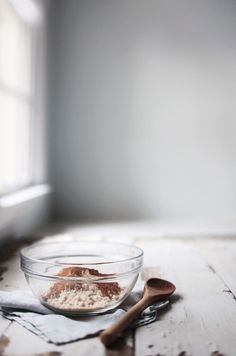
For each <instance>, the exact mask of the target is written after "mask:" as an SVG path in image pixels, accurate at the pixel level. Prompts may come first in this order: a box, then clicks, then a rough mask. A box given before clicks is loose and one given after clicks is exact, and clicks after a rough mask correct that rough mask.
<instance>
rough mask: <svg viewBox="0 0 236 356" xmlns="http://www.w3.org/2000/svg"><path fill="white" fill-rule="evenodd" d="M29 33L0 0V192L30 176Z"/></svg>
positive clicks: (27, 26)
mask: <svg viewBox="0 0 236 356" xmlns="http://www.w3.org/2000/svg"><path fill="white" fill-rule="evenodd" d="M24 2H26V1H25V0H24V1H23V3H24ZM27 3H28V2H27ZM33 36H34V29H33V27H32V26H31V25H30V24H29V23H28V22H27V21H25V20H24V19H23V18H22V17H21V16H19V14H18V12H17V11H16V9H15V8H14V7H13V6H12V4H11V2H10V1H8V0H0V194H4V193H7V192H10V191H13V190H16V189H18V188H21V187H24V186H27V185H29V184H30V183H31V182H32V180H33V171H32V158H33V156H32V152H33V146H32V125H33V112H34V102H35V98H34V86H33V85H32V83H33V70H34V63H33V58H34V56H33V38H34V37H33Z"/></svg>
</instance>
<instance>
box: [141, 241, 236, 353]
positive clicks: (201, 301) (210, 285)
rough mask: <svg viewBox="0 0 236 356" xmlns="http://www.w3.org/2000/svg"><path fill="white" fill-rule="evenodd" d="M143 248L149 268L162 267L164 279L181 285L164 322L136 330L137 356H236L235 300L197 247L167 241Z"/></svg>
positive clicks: (149, 244)
mask: <svg viewBox="0 0 236 356" xmlns="http://www.w3.org/2000/svg"><path fill="white" fill-rule="evenodd" d="M140 247H142V248H143V249H144V252H145V259H146V263H152V264H154V263H156V265H158V266H160V274H161V277H162V278H166V279H169V280H171V281H173V282H174V283H175V284H176V286H177V294H176V296H175V298H174V301H175V302H174V303H173V304H172V307H171V309H170V310H169V311H168V312H167V313H165V314H162V315H161V316H160V320H159V321H157V322H155V323H153V324H151V325H149V326H146V327H143V328H140V329H138V330H137V331H136V335H135V350H136V355H137V356H139V355H140V356H141V355H142V356H143V355H157V354H158V355H168V356H172V355H173V356H174V355H178V354H181V353H182V354H184V352H185V354H186V355H193V356H195V355H196V356H199V355H202V356H205V355H206V356H207V355H210V354H211V353H212V352H214V351H218V352H221V353H223V354H224V355H228V356H234V355H235V350H236V340H235V336H234V334H235V330H236V318H235V316H236V303H235V300H234V299H233V298H232V297H231V296H230V295H229V294H228V293H225V292H224V289H225V284H224V282H223V281H222V280H221V278H219V277H218V276H217V274H216V273H213V272H212V270H211V269H209V267H208V265H207V263H206V262H205V260H204V258H203V257H202V256H201V255H200V254H199V251H198V250H197V249H196V248H195V246H194V244H193V242H192V241H184V242H183V241H173V240H172V241H168V240H163V241H159V242H156V243H154V242H153V243H146V242H144V243H140ZM154 251H155V252H154Z"/></svg>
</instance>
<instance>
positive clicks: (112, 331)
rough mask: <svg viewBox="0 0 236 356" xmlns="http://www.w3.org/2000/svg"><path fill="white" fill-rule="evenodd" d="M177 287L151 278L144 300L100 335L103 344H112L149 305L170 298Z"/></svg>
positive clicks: (147, 284) (148, 281)
mask: <svg viewBox="0 0 236 356" xmlns="http://www.w3.org/2000/svg"><path fill="white" fill-rule="evenodd" d="M175 289H176V288H175V285H174V284H173V283H171V282H169V281H166V280H164V279H160V278H150V279H148V280H147V282H146V283H145V286H144V294H143V297H142V299H141V300H140V301H139V302H138V303H137V304H135V305H134V306H132V308H130V309H129V310H128V311H127V312H126V313H125V314H124V315H122V316H121V318H120V319H118V320H117V321H115V323H114V324H113V325H111V326H110V327H109V328H108V329H106V330H104V331H103V332H102V333H101V334H100V339H101V341H102V343H103V344H104V345H106V346H108V345H110V344H112V343H113V342H114V341H115V340H116V339H117V337H119V335H120V334H121V333H122V331H123V330H124V329H125V328H127V326H129V324H130V323H131V322H132V321H133V320H134V319H135V318H136V317H137V316H138V315H139V314H140V313H141V312H142V311H143V310H144V309H145V308H147V307H148V306H149V305H151V304H153V303H154V302H157V301H158V300H163V299H166V298H168V297H169V296H170V295H171V294H173V293H174V291H175Z"/></svg>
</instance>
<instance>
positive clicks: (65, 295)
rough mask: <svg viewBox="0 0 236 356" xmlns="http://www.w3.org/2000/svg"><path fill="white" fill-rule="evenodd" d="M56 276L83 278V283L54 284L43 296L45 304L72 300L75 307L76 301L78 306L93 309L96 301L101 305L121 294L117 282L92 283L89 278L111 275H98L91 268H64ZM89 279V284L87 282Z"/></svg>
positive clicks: (98, 273)
mask: <svg viewBox="0 0 236 356" xmlns="http://www.w3.org/2000/svg"><path fill="white" fill-rule="evenodd" d="M57 276H61V277H84V278H85V282H84V283H83V282H81V281H78V282H77V281H59V282H55V283H54V284H53V285H51V286H50V288H49V289H48V291H47V292H46V293H44V295H43V299H44V300H45V301H46V302H49V301H50V302H54V301H55V300H57V302H58V300H59V299H60V301H61V300H62V301H63V302H65V301H68V300H69V299H70V300H71V299H72V298H73V305H76V302H74V301H75V299H76V301H77V302H78V301H79V305H82V306H88V305H89V306H90V305H91V307H93V306H94V305H96V304H98V300H99V301H100V303H102V304H104V303H108V302H109V300H110V301H112V300H117V299H118V298H119V295H120V294H121V292H122V288H121V287H120V285H119V284H118V283H117V282H93V281H92V278H91V277H94V276H96V277H108V276H112V275H111V274H105V273H100V272H99V271H98V270H96V269H92V268H84V267H77V266H76V267H75V266H73V267H64V268H62V269H61V270H60V271H59V272H58V273H57ZM90 279H91V282H90V281H89V280H90ZM81 301H82V302H81ZM81 303H82V304H81ZM57 304H58V303H57ZM64 304H65V303H64Z"/></svg>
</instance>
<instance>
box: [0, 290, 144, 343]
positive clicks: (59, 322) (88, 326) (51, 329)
mask: <svg viewBox="0 0 236 356" xmlns="http://www.w3.org/2000/svg"><path fill="white" fill-rule="evenodd" d="M142 290H143V284H141V283H138V284H137V285H136V286H135V289H134V290H133V291H132V293H131V294H130V296H129V297H128V298H127V299H126V300H125V302H124V303H123V304H122V305H121V306H120V307H119V308H118V309H116V310H115V311H113V312H109V313H106V314H102V315H96V316H91V317H77V318H70V317H67V316H64V315H59V314H56V313H54V312H53V311H52V310H50V309H48V308H46V307H44V306H43V305H42V304H41V303H40V302H39V300H38V299H37V298H36V297H35V296H34V295H33V293H32V292H31V291H30V290H17V291H11V292H8V291H0V306H1V313H2V315H3V316H4V317H5V318H7V319H9V320H15V321H16V322H17V323H19V324H20V325H22V326H24V327H25V328H26V329H28V330H30V331H32V332H33V333H34V334H36V335H38V336H39V337H41V338H42V339H44V340H45V341H47V342H51V343H54V344H56V345H60V344H66V343H69V342H72V341H75V340H79V339H83V338H85V337H87V336H92V335H96V334H97V333H99V332H100V331H101V330H104V329H106V328H107V327H108V326H109V325H111V324H112V323H113V322H114V321H115V320H116V319H117V318H119V317H120V316H121V315H122V314H123V313H125V310H126V309H127V308H128V307H130V306H131V305H133V304H135V303H136V302H137V301H138V300H139V299H140V297H141V296H142Z"/></svg>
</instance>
